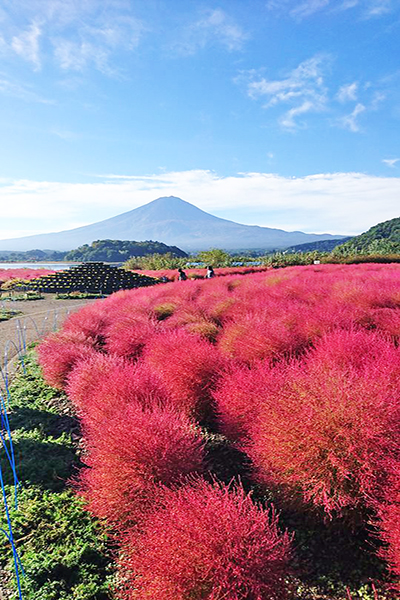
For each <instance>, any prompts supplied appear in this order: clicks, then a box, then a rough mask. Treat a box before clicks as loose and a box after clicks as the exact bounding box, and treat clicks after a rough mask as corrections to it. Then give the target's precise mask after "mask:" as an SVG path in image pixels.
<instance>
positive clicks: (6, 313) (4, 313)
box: [0, 308, 21, 321]
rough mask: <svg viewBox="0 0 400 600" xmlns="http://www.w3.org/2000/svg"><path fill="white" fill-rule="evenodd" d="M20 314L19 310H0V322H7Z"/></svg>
mask: <svg viewBox="0 0 400 600" xmlns="http://www.w3.org/2000/svg"><path fill="white" fill-rule="evenodd" d="M20 314H21V312H20V311H19V310H12V309H11V308H0V321H8V320H9V319H12V318H13V317H17V316H18V315H20Z"/></svg>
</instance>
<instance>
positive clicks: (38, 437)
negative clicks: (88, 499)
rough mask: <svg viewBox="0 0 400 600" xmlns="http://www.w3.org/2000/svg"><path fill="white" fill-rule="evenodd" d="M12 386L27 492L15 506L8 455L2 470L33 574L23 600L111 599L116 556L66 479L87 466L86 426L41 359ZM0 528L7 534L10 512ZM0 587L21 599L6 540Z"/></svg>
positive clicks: (1, 543)
mask: <svg viewBox="0 0 400 600" xmlns="http://www.w3.org/2000/svg"><path fill="white" fill-rule="evenodd" d="M25 369H26V373H21V374H19V375H18V376H17V378H16V379H15V380H14V381H13V383H12V386H11V390H10V391H11V397H10V414H9V420H10V425H11V428H12V430H13V431H12V438H13V443H14V451H15V458H16V465H17V474H18V477H19V479H20V481H21V484H22V487H21V488H20V490H19V492H18V508H17V509H15V507H14V506H13V479H12V473H11V468H10V467H9V465H8V462H7V460H6V457H5V455H4V451H1V452H0V460H1V466H2V470H3V474H4V478H5V483H6V489H7V492H8V499H9V506H10V507H12V508H11V521H12V525H13V535H14V539H15V540H16V546H17V550H18V553H19V556H20V558H21V562H22V565H23V567H24V570H25V573H26V576H25V577H23V578H22V582H21V583H22V591H23V598H24V600H64V599H65V600H67V599H68V600H106V599H107V598H111V597H112V596H111V592H110V587H111V584H112V578H113V573H112V563H111V551H110V548H109V544H108V541H107V537H106V535H105V534H104V532H103V531H102V529H101V527H100V525H99V523H98V522H97V521H95V520H94V519H92V518H91V517H90V516H89V515H88V513H87V512H86V511H85V510H84V509H83V504H82V501H81V500H80V499H79V498H77V497H75V496H74V494H73V492H72V491H71V489H70V488H69V486H68V484H67V483H66V481H67V480H68V479H69V478H70V477H71V476H73V475H74V473H76V469H77V468H78V467H79V466H80V464H81V463H80V458H79V446H78V443H77V442H78V440H79V424H78V422H77V421H76V419H75V418H74V416H73V414H72V413H71V410H70V407H69V403H68V401H67V399H66V397H65V395H64V394H62V393H60V392H57V391H56V390H53V389H52V388H50V387H48V386H47V385H46V384H45V383H44V381H43V379H42V377H41V374H40V369H39V367H38V366H37V364H36V362H35V358H34V354H33V353H32V352H30V353H29V354H28V356H27V357H26V359H25ZM1 513H2V516H1V519H0V527H1V528H3V529H5V530H7V523H6V520H5V515H4V514H3V513H4V511H1ZM0 572H3V574H2V576H1V578H0V579H2V581H1V580H0V588H2V589H3V588H6V589H7V590H9V591H10V598H13V599H14V598H17V597H18V594H17V588H16V581H15V576H14V570H13V561H12V552H11V547H10V544H9V542H8V540H7V538H6V537H5V536H3V537H1V538H0Z"/></svg>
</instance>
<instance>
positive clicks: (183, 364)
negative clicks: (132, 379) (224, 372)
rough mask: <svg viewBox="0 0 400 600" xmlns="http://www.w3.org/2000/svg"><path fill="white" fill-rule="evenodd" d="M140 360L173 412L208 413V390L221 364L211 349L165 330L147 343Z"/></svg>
mask: <svg viewBox="0 0 400 600" xmlns="http://www.w3.org/2000/svg"><path fill="white" fill-rule="evenodd" d="M143 358H144V361H145V363H147V364H148V365H150V366H151V367H152V368H153V370H154V372H155V373H157V375H158V376H159V377H160V379H161V381H162V382H163V383H164V385H165V387H166V388H167V389H168V392H169V393H170V395H171V398H172V400H173V402H174V406H175V407H176V409H177V410H180V411H182V412H183V413H184V414H186V415H188V416H192V417H195V418H203V417H204V416H207V415H208V414H209V413H210V412H211V390H212V389H213V387H214V385H215V382H216V381H217V378H218V376H219V371H220V370H221V369H222V368H223V366H224V364H225V363H224V361H223V359H222V358H221V356H220V354H219V352H218V350H217V349H216V348H215V346H213V345H212V344H211V343H209V342H208V341H206V340H204V339H202V338H200V337H199V336H196V335H192V334H189V333H187V332H186V331H182V330H178V331H165V332H163V333H160V334H156V335H154V336H153V337H152V338H150V339H149V340H148V342H147V344H146V347H145V350H144V353H143Z"/></svg>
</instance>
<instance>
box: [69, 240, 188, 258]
mask: <svg viewBox="0 0 400 600" xmlns="http://www.w3.org/2000/svg"><path fill="white" fill-rule="evenodd" d="M167 253H171V254H173V255H174V256H179V257H186V256H187V254H186V252H183V250H181V249H180V248H177V247H176V246H167V245H166V244H163V243H162V242H153V241H147V242H131V241H129V240H124V241H121V240H96V241H94V242H92V243H91V244H90V245H89V244H84V245H83V246H80V247H79V248H76V249H75V250H71V251H70V252H68V253H67V254H66V256H65V258H64V260H66V261H74V262H89V261H95V262H98V261H101V262H125V261H126V260H128V259H129V258H131V257H132V256H145V255H146V254H167Z"/></svg>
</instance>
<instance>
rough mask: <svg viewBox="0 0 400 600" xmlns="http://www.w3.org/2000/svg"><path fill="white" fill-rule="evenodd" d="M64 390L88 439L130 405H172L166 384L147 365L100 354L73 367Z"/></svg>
mask: <svg viewBox="0 0 400 600" xmlns="http://www.w3.org/2000/svg"><path fill="white" fill-rule="evenodd" d="M66 391H67V394H68V396H69V398H70V400H71V401H72V403H73V404H74V406H75V409H76V410H77V412H78V414H79V416H80V418H81V422H82V427H83V430H84V434H85V436H86V437H89V438H92V437H93V436H94V437H101V436H102V431H103V428H104V422H105V421H107V420H112V421H114V420H115V419H118V418H119V414H120V413H121V411H124V410H125V408H126V406H127V405H129V404H133V405H135V406H138V407H140V408H141V409H143V410H147V409H151V408H153V407H154V406H167V405H170V404H171V402H170V397H169V395H168V392H167V390H166V389H165V386H164V385H163V383H162V382H161V381H160V379H159V377H158V376H157V374H156V373H154V372H153V371H152V369H151V368H150V367H149V366H148V365H145V364H143V363H142V362H136V363H135V364H133V363H131V362H130V361H127V360H125V359H123V358H121V357H120V356H116V355H107V354H100V353H97V354H95V355H94V356H92V357H90V358H88V359H86V360H82V361H81V362H80V363H79V364H78V365H77V366H76V368H75V369H74V370H73V371H72V373H71V374H70V376H69V378H68V385H67V388H66Z"/></svg>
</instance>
